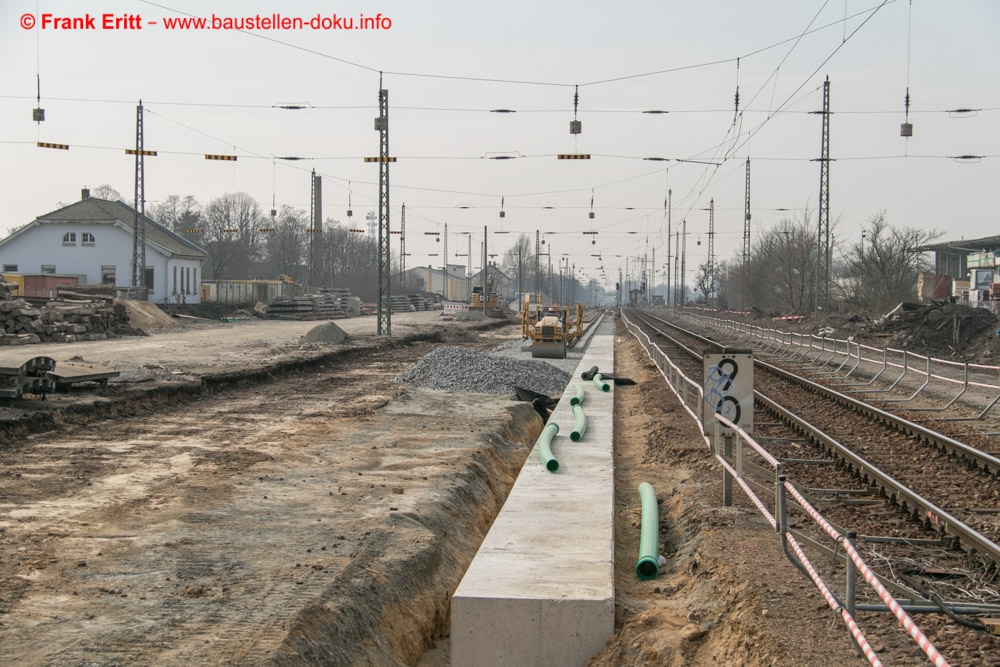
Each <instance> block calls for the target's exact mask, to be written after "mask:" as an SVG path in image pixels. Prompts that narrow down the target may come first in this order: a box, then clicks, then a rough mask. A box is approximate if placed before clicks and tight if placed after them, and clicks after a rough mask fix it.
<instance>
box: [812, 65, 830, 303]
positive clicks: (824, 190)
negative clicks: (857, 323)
mask: <svg viewBox="0 0 1000 667" xmlns="http://www.w3.org/2000/svg"><path fill="white" fill-rule="evenodd" d="M813 113H819V114H821V115H822V116H823V137H822V140H821V143H820V157H819V211H818V215H817V221H818V222H817V225H816V236H817V241H816V280H815V285H814V290H813V291H814V306H815V315H816V318H817V319H819V310H820V307H821V306H822V307H823V308H826V309H827V310H829V307H830V77H829V76H827V77H826V81H824V82H823V110H822V111H814V112H813Z"/></svg>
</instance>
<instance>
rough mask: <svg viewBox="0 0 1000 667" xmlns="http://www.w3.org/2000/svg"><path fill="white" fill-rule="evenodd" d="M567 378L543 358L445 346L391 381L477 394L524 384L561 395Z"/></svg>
mask: <svg viewBox="0 0 1000 667" xmlns="http://www.w3.org/2000/svg"><path fill="white" fill-rule="evenodd" d="M518 344H520V341H518ZM527 354H528V355H529V356H530V353H527ZM569 380H570V373H569V372H567V371H563V370H560V369H558V368H556V367H555V366H553V365H552V364H549V363H546V362H544V361H540V360H536V359H514V358H510V357H506V356H500V355H497V354H491V353H489V352H475V351H472V350H467V349H465V348H462V347H451V346H446V347H439V348H437V349H435V350H434V351H432V352H431V353H429V354H427V355H426V356H424V357H423V358H422V359H421V360H420V361H418V362H417V363H416V364H414V365H413V367H411V368H410V369H409V370H407V371H405V372H403V373H401V374H400V375H398V376H396V377H395V378H394V380H393V381H394V382H405V383H409V384H416V385H421V386H424V387H431V388H432V389H443V390H445V391H463V392H470V393H476V394H508V393H513V391H514V387H523V388H525V389H531V390H532V391H535V392H538V393H540V394H546V395H548V396H560V395H561V394H562V392H563V390H564V389H565V388H566V385H567V384H568V383H569Z"/></svg>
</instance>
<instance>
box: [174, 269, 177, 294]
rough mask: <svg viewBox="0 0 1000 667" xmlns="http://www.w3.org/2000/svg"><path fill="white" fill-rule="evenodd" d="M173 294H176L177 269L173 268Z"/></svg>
mask: <svg viewBox="0 0 1000 667" xmlns="http://www.w3.org/2000/svg"><path fill="white" fill-rule="evenodd" d="M174 294H177V267H176V266H175V267H174Z"/></svg>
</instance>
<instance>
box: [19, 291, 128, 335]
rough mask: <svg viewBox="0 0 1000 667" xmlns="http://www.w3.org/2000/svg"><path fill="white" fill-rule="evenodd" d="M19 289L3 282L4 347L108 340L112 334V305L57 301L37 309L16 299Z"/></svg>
mask: <svg viewBox="0 0 1000 667" xmlns="http://www.w3.org/2000/svg"><path fill="white" fill-rule="evenodd" d="M15 287H16V285H15V284H14V283H7V282H0V345H26V344H30V343H69V342H73V341H77V340H104V339H106V338H107V337H108V333H109V332H110V331H111V330H112V325H113V320H114V313H113V312H112V307H111V304H110V302H108V301H107V300H106V299H101V298H96V299H88V300H62V299H61V300H55V301H49V302H47V303H46V304H45V305H44V306H39V307H35V306H33V305H31V304H30V303H29V302H28V301H26V300H24V299H21V298H14V297H12V295H11V293H12V292H13V290H14V288H15Z"/></svg>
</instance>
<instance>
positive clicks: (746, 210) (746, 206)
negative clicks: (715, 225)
mask: <svg viewBox="0 0 1000 667" xmlns="http://www.w3.org/2000/svg"><path fill="white" fill-rule="evenodd" d="M749 259H750V158H747V179H746V190H745V197H744V203H743V267H742V271H741V280H740V282H741V283H742V289H741V290H740V292H741V294H742V299H741V301H742V303H741V304H740V308H741V309H746V307H747V261H748V260H749Z"/></svg>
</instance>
